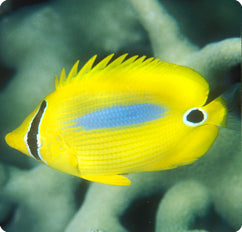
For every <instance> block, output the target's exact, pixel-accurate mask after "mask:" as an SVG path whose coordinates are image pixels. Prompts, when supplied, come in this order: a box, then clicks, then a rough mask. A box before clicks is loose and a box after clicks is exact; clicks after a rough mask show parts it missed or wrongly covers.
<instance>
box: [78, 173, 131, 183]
mask: <svg viewBox="0 0 242 232" xmlns="http://www.w3.org/2000/svg"><path fill="white" fill-rule="evenodd" d="M80 177H81V178H83V179H86V180H90V181H94V182H98V183H102V184H110V185H130V184H131V181H130V180H129V179H128V178H127V177H124V176H119V175H82V176H80Z"/></svg>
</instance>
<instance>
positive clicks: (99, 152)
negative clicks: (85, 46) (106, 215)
mask: <svg viewBox="0 0 242 232" xmlns="http://www.w3.org/2000/svg"><path fill="white" fill-rule="evenodd" d="M126 56H127V54H125V55H122V56H120V57H118V58H116V59H112V57H113V54H112V55H109V56H107V57H106V58H104V59H103V60H101V61H100V62H99V63H97V64H96V65H94V62H95V60H96V56H94V57H92V58H91V59H90V60H89V61H88V62H87V63H86V64H85V65H84V66H83V67H82V68H81V69H80V70H78V62H76V64H75V65H74V66H73V68H72V69H71V71H70V73H69V74H68V75H66V73H65V70H64V69H63V70H62V72H61V74H60V78H59V79H58V78H57V77H56V79H55V86H56V89H55V91H54V92H52V93H51V94H49V95H48V96H46V97H45V98H44V99H43V100H42V101H41V102H40V103H39V105H38V106H37V107H36V109H35V110H34V111H33V112H32V113H31V114H30V115H29V116H28V117H27V118H26V119H25V120H24V122H23V123H22V125H20V127H18V128H17V129H15V130H14V131H12V132H11V133H9V134H7V135H6V138H5V139H6V142H7V144H8V145H9V146H10V147H13V148H15V149H17V150H19V151H21V152H23V153H24V154H26V155H28V156H31V157H33V158H34V159H36V160H39V161H40V162H42V163H43V164H45V165H48V166H50V167H52V168H54V169H57V170H60V171H63V172H66V173H69V174H71V175H75V176H78V177H81V178H84V179H87V180H90V181H94V182H99V183H104V184H111V185H129V184H130V183H131V182H130V180H129V179H128V178H127V177H126V176H125V175H126V174H129V173H138V172H150V171H160V170H165V169H171V168H176V167H178V166H181V165H186V164H190V163H193V162H194V161H196V160H197V159H198V158H199V157H201V156H202V155H204V154H205V153H206V152H207V151H208V149H209V148H210V147H211V146H212V144H213V142H214V141H215V139H216V137H217V135H218V132H219V127H220V126H225V124H226V116H227V108H226V104H225V102H224V100H223V99H222V97H218V98H216V99H214V100H213V101H210V102H209V103H207V98H208V94H209V85H208V83H207V81H206V80H205V79H204V78H203V77H202V76H201V75H200V74H199V73H197V72H195V71H194V70H192V69H190V68H188V67H185V66H180V65H176V64H171V63H167V62H163V61H160V60H159V59H155V58H146V57H145V56H142V57H138V56H132V57H131V58H128V59H126ZM111 59H112V60H111Z"/></svg>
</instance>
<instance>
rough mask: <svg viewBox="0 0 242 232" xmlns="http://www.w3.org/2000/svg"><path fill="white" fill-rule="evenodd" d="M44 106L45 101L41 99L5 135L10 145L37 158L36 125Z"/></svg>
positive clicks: (37, 136)
mask: <svg viewBox="0 0 242 232" xmlns="http://www.w3.org/2000/svg"><path fill="white" fill-rule="evenodd" d="M45 107H46V101H42V102H41V103H40V104H39V105H38V106H37V107H36V108H35V110H34V111H33V112H32V113H31V114H30V115H29V116H28V117H27V118H26V119H25V120H24V121H23V122H22V124H21V125H20V126H19V127H18V128H16V129H15V130H13V131H12V132H10V133H8V134H7V135H6V136H5V141H6V143H7V144H8V145H9V146H10V147H12V148H14V149H16V150H18V151H21V152H22V153H24V154H26V155H28V156H30V157H33V158H36V159H38V157H37V156H36V154H35V153H36V152H35V151H34V150H36V151H37V150H38V147H39V142H38V139H39V134H38V127H39V124H40V121H41V117H42V115H43V112H44V110H45Z"/></svg>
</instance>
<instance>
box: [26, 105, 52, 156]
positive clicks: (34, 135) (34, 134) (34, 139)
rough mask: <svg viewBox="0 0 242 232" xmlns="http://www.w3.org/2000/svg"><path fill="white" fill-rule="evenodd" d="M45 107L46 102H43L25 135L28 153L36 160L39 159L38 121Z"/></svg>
mask: <svg viewBox="0 0 242 232" xmlns="http://www.w3.org/2000/svg"><path fill="white" fill-rule="evenodd" d="M46 106H47V103H46V101H43V102H42V103H41V105H40V108H39V111H38V112H37V114H36V115H35V117H34V118H33V120H32V122H31V124H30V129H29V131H28V133H27V146H28V147H29V152H30V153H31V154H32V156H33V157H34V158H35V159H37V160H40V159H41V158H40V156H39V153H38V134H39V125H40V121H41V118H42V116H43V114H44V112H45V108H46Z"/></svg>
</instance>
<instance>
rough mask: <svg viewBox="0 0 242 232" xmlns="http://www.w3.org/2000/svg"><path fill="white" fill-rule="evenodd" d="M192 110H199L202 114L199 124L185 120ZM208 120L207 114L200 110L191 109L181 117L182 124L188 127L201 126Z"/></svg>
mask: <svg viewBox="0 0 242 232" xmlns="http://www.w3.org/2000/svg"><path fill="white" fill-rule="evenodd" d="M193 110H199V111H201V112H202V113H203V117H204V118H203V120H202V121H201V122H198V123H196V122H190V121H188V120H187V116H188V115H189V114H190V113H191V112H192V111H193ZM207 118H208V114H207V112H206V111H205V110H203V109H202V108H191V109H190V110H188V111H187V112H186V113H185V114H184V115H183V122H184V123H185V124H186V125H188V126H199V125H201V124H203V123H204V122H205V121H206V120H207Z"/></svg>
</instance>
